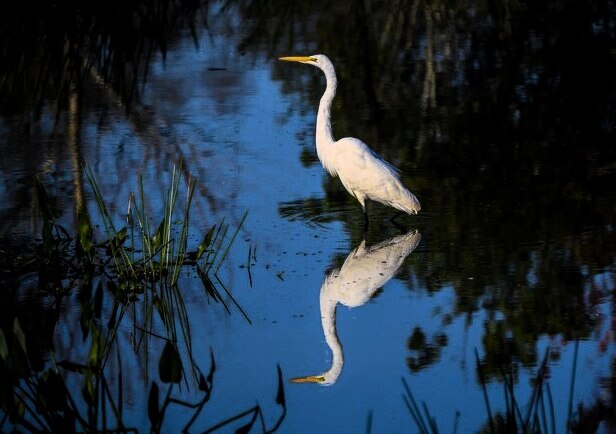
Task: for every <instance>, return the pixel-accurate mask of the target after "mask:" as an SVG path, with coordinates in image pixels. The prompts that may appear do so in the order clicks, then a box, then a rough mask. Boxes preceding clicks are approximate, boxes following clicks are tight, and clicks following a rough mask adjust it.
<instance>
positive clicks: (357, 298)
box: [292, 231, 421, 386]
mask: <svg viewBox="0 0 616 434" xmlns="http://www.w3.org/2000/svg"><path fill="white" fill-rule="evenodd" d="M420 239H421V235H420V234H419V232H418V231H411V232H409V233H407V234H406V235H400V236H397V237H395V238H391V239H389V240H386V241H383V242H381V243H379V244H376V245H374V246H371V247H368V248H366V242H365V241H362V242H361V244H360V245H359V246H358V247H357V248H356V249H355V250H353V251H352V252H351V253H349V256H347V258H346V260H345V261H344V264H342V267H341V268H340V269H335V270H333V271H331V272H330V273H329V274H328V275H327V276H326V277H325V281H324V282H323V285H322V286H321V294H320V307H321V324H322V326H323V333H324V334H325V341H326V342H327V345H328V346H329V348H330V349H331V351H332V366H331V368H330V369H329V370H328V371H326V372H324V373H322V374H320V375H311V376H308V377H299V378H294V379H293V380H292V381H293V382H295V383H318V384H321V385H326V386H328V385H331V384H334V383H335V382H336V380H337V379H338V376H339V375H340V372H341V371H342V365H343V363H344V356H343V354H342V345H341V344H340V341H339V340H338V334H337V333H336V305H337V304H338V303H341V304H344V305H345V306H348V307H357V306H361V305H362V304H364V303H365V302H366V301H368V300H369V299H370V297H372V295H373V294H374V293H375V292H376V290H377V289H378V288H381V287H382V286H383V285H384V284H385V283H386V282H387V281H388V280H389V279H391V278H392V277H393V275H394V274H395V273H396V272H397V271H398V268H400V265H402V262H403V261H404V259H405V258H406V257H407V256H408V255H409V254H410V253H411V252H412V251H413V250H415V248H416V247H417V244H419V240H420Z"/></svg>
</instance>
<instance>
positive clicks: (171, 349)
mask: <svg viewBox="0 0 616 434" xmlns="http://www.w3.org/2000/svg"><path fill="white" fill-rule="evenodd" d="M158 374H159V375H160V381H162V382H163V383H179V382H180V381H181V380H182V359H181V358H180V353H178V350H177V348H176V347H175V345H173V344H172V343H171V342H170V341H167V343H166V344H165V349H164V350H163V354H162V355H161V357H160V361H159V362H158Z"/></svg>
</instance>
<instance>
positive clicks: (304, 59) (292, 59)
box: [278, 56, 316, 62]
mask: <svg viewBox="0 0 616 434" xmlns="http://www.w3.org/2000/svg"><path fill="white" fill-rule="evenodd" d="M278 60H286V61H287V62H314V61H315V60H316V59H315V58H314V57H310V56H287V57H279V58H278Z"/></svg>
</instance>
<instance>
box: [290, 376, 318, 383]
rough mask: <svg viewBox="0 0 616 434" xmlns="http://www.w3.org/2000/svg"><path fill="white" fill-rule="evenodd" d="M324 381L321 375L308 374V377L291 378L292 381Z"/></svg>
mask: <svg viewBox="0 0 616 434" xmlns="http://www.w3.org/2000/svg"><path fill="white" fill-rule="evenodd" d="M324 381H325V377H324V376H322V375H310V376H308V377H297V378H292V379H291V382H293V383H322V382H324Z"/></svg>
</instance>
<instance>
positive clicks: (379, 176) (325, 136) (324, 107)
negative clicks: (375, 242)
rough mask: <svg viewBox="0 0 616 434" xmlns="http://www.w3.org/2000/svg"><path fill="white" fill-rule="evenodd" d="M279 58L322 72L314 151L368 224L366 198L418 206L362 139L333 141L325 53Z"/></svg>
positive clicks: (331, 87) (331, 79) (332, 84)
mask: <svg viewBox="0 0 616 434" xmlns="http://www.w3.org/2000/svg"><path fill="white" fill-rule="evenodd" d="M280 60H287V61H291V62H300V63H307V64H309V65H313V66H316V67H317V68H319V69H320V70H321V71H323V72H324V73H325V78H326V80H327V88H326V89H325V93H324V94H323V96H322V97H321V102H320V103H319V112H318V114H317V130H316V144H317V155H318V156H319V160H320V161H321V163H322V164H323V167H325V169H326V170H327V171H328V172H329V174H330V175H332V176H338V177H339V178H340V181H341V182H342V185H343V186H344V188H346V190H347V191H348V192H349V193H351V195H352V196H353V197H355V198H356V199H357V200H358V201H359V203H360V205H361V207H362V210H363V212H364V221H365V223H366V224H368V214H367V212H366V199H370V200H373V201H376V202H380V203H382V204H385V205H389V206H392V207H394V208H396V209H399V210H400V211H404V212H406V213H408V214H417V213H418V212H419V210H420V209H421V206H420V205H419V201H418V200H417V198H416V197H415V195H414V194H413V193H411V192H410V191H409V190H407V189H406V187H404V185H402V182H401V181H400V172H399V171H398V169H396V168H395V167H393V166H392V165H390V164H389V163H388V162H386V161H385V160H383V159H382V158H381V157H379V156H378V155H377V154H375V153H374V151H372V149H370V148H369V147H368V145H366V144H365V143H364V142H362V141H361V140H359V139H356V138H353V137H345V138H343V139H340V140H338V141H336V142H335V141H334V136H333V134H332V126H331V105H332V101H333V99H334V96H335V95H336V86H337V84H338V81H337V79H336V72H335V70H334V65H333V64H332V62H331V61H330V60H329V58H328V57H327V56H324V55H322V54H315V55H313V56H303V57H302V56H296V57H281V58H280Z"/></svg>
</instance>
